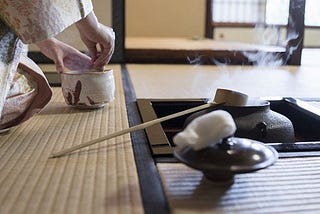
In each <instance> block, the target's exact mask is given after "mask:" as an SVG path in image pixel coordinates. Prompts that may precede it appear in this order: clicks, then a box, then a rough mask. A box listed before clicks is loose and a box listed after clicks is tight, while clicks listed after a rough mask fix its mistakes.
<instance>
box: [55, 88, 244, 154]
mask: <svg viewBox="0 0 320 214" xmlns="http://www.w3.org/2000/svg"><path fill="white" fill-rule="evenodd" d="M247 100H248V96H247V95H246V94H242V93H240V92H237V91H232V90H228V89H221V88H218V89H217V91H216V94H215V97H214V100H213V102H210V103H206V104H203V105H201V106H197V107H194V108H191V109H187V110H184V111H181V112H177V113H174V114H171V115H167V116H164V117H161V118H158V119H155V120H151V121H148V122H145V123H142V124H139V125H136V126H132V127H130V128H127V129H123V130H120V131H117V132H114V133H112V134H109V135H106V136H103V137H100V138H97V139H93V140H91V141H88V142H85V143H81V144H79V145H75V146H72V147H70V148H67V149H64V150H62V151H59V152H56V153H53V154H51V156H50V158H56V157H60V156H63V155H65V154H67V153H70V152H73V151H75V150H78V149H81V148H84V147H87V146H90V145H93V144H96V143H99V142H101V141H105V140H108V139H111V138H114V137H117V136H120V135H123V134H126V133H129V132H133V131H137V130H141V129H145V128H147V127H149V126H152V125H155V124H157V123H161V122H164V121H166V120H170V119H173V118H176V117H180V116H182V115H185V114H189V113H193V112H196V111H199V110H202V109H206V108H209V107H212V106H217V105H228V106H243V105H245V104H246V103H247Z"/></svg>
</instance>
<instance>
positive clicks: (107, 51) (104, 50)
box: [93, 44, 114, 68]
mask: <svg viewBox="0 0 320 214" xmlns="http://www.w3.org/2000/svg"><path fill="white" fill-rule="evenodd" d="M100 49H101V54H100V56H98V58H97V59H96V60H95V61H94V62H93V66H94V67H95V68H99V67H103V66H105V65H106V64H108V63H109V61H110V59H111V57H112V55H113V52H114V45H113V44H111V45H109V44H106V45H105V46H103V45H101V48H100Z"/></svg>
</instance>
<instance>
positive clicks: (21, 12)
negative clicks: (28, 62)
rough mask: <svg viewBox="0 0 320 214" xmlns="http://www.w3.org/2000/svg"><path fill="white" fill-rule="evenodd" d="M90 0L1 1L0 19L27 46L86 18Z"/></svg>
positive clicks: (89, 10) (90, 9)
mask: <svg viewBox="0 0 320 214" xmlns="http://www.w3.org/2000/svg"><path fill="white" fill-rule="evenodd" d="M92 10H93V7H92V2H91V0H19V1H11V0H0V16H1V18H2V19H3V20H4V21H5V22H6V23H7V24H8V25H9V26H10V28H11V29H12V30H13V31H14V32H15V33H16V34H17V35H18V36H19V38H20V39H21V40H22V41H23V42H24V43H25V44H30V43H34V42H38V41H41V40H44V39H48V38H50V37H53V36H55V35H57V34H58V33H60V32H61V31H63V30H64V29H65V28H67V27H68V26H70V25H72V24H73V23H75V22H77V21H79V20H80V19H82V18H84V17H86V16H87V15H88V14H89V13H90V12H91V11H92Z"/></svg>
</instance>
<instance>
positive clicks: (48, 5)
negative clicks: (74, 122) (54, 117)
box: [0, 0, 93, 131]
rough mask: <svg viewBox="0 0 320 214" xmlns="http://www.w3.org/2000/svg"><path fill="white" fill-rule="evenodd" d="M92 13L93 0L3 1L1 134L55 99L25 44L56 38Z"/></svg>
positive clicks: (0, 24) (0, 5) (0, 27)
mask: <svg viewBox="0 0 320 214" xmlns="http://www.w3.org/2000/svg"><path fill="white" fill-rule="evenodd" d="M92 10H93V8H92V3H91V1H90V0H49V1H48V0H0V131H1V130H4V129H8V128H10V127H12V126H15V125H18V124H20V123H22V122H23V121H25V120H27V119H29V118H30V117H31V116H33V115H34V114H36V113H38V112H39V111H40V110H41V109H43V108H44V107H45V106H46V105H47V104H48V103H49V101H50V99H51V96H52V91H51V88H50V86H49V84H48V82H47V80H46V78H45V76H44V74H43V72H42V71H41V69H40V68H39V67H38V66H37V65H36V64H35V63H34V62H33V61H32V60H30V59H29V58H27V56H26V50H27V48H26V45H27V44H30V43H35V42H39V41H41V40H45V39H48V38H50V37H53V36H55V35H57V34H58V33H60V32H61V31H63V30H64V29H65V28H67V27H68V26H70V25H72V24H73V23H75V22H77V21H79V20H80V19H82V18H84V17H86V16H87V15H88V14H89V13H90V12H91V11H92Z"/></svg>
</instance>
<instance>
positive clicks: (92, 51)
mask: <svg viewBox="0 0 320 214" xmlns="http://www.w3.org/2000/svg"><path fill="white" fill-rule="evenodd" d="M87 47H88V50H89V52H90V56H91V59H92V62H94V61H96V59H97V58H98V51H97V47H96V44H91V45H88V46H87Z"/></svg>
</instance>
